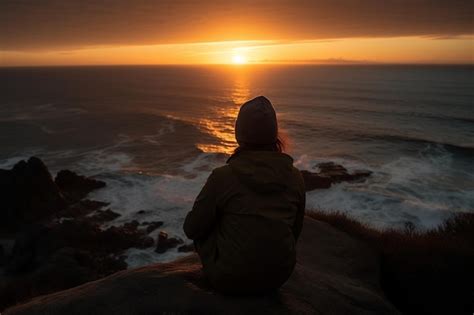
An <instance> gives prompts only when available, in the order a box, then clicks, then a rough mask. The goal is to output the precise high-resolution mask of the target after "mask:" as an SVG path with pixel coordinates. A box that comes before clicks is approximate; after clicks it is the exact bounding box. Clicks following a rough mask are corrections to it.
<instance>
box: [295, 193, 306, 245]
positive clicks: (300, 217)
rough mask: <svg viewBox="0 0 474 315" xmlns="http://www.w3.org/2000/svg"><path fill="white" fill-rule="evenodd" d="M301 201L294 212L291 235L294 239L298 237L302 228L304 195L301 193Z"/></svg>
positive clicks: (304, 204)
mask: <svg viewBox="0 0 474 315" xmlns="http://www.w3.org/2000/svg"><path fill="white" fill-rule="evenodd" d="M302 199H303V200H302V201H301V202H300V204H299V206H298V211H297V212H296V219H295V224H294V225H293V235H294V236H295V241H297V240H298V237H299V236H300V234H301V230H302V229H303V220H304V211H305V207H306V196H305V194H303V197H302Z"/></svg>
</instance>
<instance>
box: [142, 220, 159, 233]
mask: <svg viewBox="0 0 474 315" xmlns="http://www.w3.org/2000/svg"><path fill="white" fill-rule="evenodd" d="M142 225H146V226H147V227H146V232H147V233H148V234H150V233H151V232H153V231H154V230H156V229H157V228H159V227H160V226H162V225H163V221H153V222H143V223H142Z"/></svg>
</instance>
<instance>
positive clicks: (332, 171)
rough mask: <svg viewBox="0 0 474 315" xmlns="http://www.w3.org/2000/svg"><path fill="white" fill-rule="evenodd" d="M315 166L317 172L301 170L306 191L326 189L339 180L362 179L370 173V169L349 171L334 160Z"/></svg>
mask: <svg viewBox="0 0 474 315" xmlns="http://www.w3.org/2000/svg"><path fill="white" fill-rule="evenodd" d="M316 166H317V167H318V168H319V172H310V171H306V170H303V171H301V175H303V179H304V182H305V186H306V191H310V190H314V189H326V188H329V187H331V185H332V184H335V183H340V182H354V181H363V180H365V179H366V178H367V177H369V176H370V175H371V174H372V172H371V171H366V170H356V171H354V172H352V173H349V171H348V170H347V169H346V168H345V167H344V166H342V165H339V164H336V163H334V162H326V163H319V164H317V165H316Z"/></svg>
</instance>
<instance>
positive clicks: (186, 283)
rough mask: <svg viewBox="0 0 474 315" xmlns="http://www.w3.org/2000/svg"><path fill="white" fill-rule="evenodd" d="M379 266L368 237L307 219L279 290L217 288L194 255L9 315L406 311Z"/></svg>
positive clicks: (7, 312) (41, 299)
mask: <svg viewBox="0 0 474 315" xmlns="http://www.w3.org/2000/svg"><path fill="white" fill-rule="evenodd" d="M379 264H380V261H379V257H378V256H377V254H376V253H375V252H373V251H372V250H371V249H370V248H369V247H368V246H367V245H365V244H364V243H362V242H361V241H358V240H355V239H353V238H351V237H350V236H348V235H347V234H346V233H343V232H341V231H338V230H336V229H335V228H333V227H331V226H329V225H328V224H326V223H322V222H319V221H315V220H312V219H309V218H306V219H305V222H304V227H303V231H302V234H301V236H300V240H299V242H298V244H297V263H296V268H295V270H294V272H293V274H292V276H291V277H290V279H289V280H288V281H287V283H285V284H284V285H283V286H282V288H281V289H280V290H279V291H278V292H275V293H273V294H268V295H266V296H240V297H237V296H223V295H221V294H219V293H216V292H213V291H212V290H211V289H210V287H209V285H208V284H207V281H206V279H205V278H204V277H203V274H202V271H201V265H200V263H199V258H198V257H197V255H196V254H192V255H190V256H187V257H185V258H183V259H180V260H178V261H175V262H172V263H166V264H154V265H150V266H146V267H142V268H137V269H131V270H125V271H121V272H119V273H116V274H113V275H111V276H108V277H106V278H103V279H100V280H97V281H93V282H89V283H86V284H83V285H81V286H79V287H76V288H72V289H69V290H66V291H61V292H56V293H53V294H50V295H45V296H40V297H37V298H34V299H33V300H31V301H29V302H26V303H24V304H20V305H16V306H13V307H11V308H9V309H7V310H5V312H4V315H22V314H49V315H56V314H68V315H76V314H81V315H82V314H119V313H120V314H149V313H173V314H188V313H203V314H209V313H211V314H248V313H251V314H399V312H398V311H397V310H396V309H395V308H394V307H393V306H392V305H391V304H390V302H388V301H387V299H386V298H385V297H384V295H383V293H382V291H381V289H380V284H379ZM157 297H159V298H157ZM137 301H139V302H137Z"/></svg>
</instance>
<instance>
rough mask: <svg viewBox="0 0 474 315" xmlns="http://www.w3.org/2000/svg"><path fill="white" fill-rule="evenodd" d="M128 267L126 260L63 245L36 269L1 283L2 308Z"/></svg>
mask: <svg viewBox="0 0 474 315" xmlns="http://www.w3.org/2000/svg"><path fill="white" fill-rule="evenodd" d="M126 267H127V264H126V263H125V262H124V261H123V259H118V258H115V257H111V256H97V255H94V254H93V253H91V252H89V251H85V250H79V249H76V248H71V247H63V248H61V249H59V250H57V251H55V252H54V253H53V254H51V255H50V256H48V257H47V259H46V260H45V261H44V262H43V263H42V264H41V265H40V266H39V267H38V268H36V269H35V270H34V271H32V272H30V273H26V274H23V275H22V276H21V277H20V278H13V279H10V281H8V282H6V284H5V286H3V287H2V286H0V310H2V309H3V308H4V307H5V306H6V305H12V304H16V303H18V302H21V301H23V300H24V299H25V298H28V297H31V295H32V293H34V294H35V295H39V294H46V293H50V292H55V291H58V290H63V289H68V288H71V287H74V286H77V285H80V284H82V283H84V282H88V281H92V280H95V279H98V278H101V277H104V276H107V275H109V274H112V273H114V272H117V271H120V270H123V269H126Z"/></svg>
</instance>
